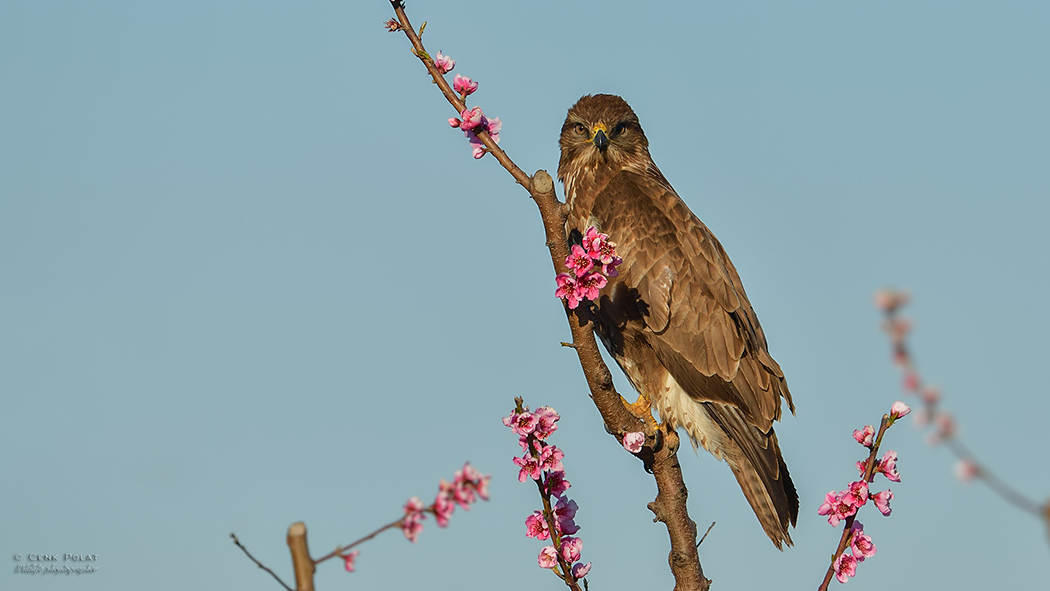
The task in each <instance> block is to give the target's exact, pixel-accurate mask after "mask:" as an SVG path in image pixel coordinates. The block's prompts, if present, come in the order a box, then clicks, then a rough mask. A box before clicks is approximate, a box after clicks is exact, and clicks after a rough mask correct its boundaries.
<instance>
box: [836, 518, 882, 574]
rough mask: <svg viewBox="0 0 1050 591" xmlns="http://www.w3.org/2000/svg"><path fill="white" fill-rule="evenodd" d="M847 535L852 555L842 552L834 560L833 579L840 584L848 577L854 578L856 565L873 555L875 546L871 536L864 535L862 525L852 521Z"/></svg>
mask: <svg viewBox="0 0 1050 591" xmlns="http://www.w3.org/2000/svg"><path fill="white" fill-rule="evenodd" d="M849 535H850V537H849V547H850V551H851V552H853V553H852V554H846V553H845V552H843V553H842V554H840V555H839V557H838V558H836V559H835V578H836V579H838V580H839V582H840V583H845V582H847V581H849V578H850V577H853V576H856V575H857V564H858V563H861V562H864V559H866V558H871V557H872V556H874V555H875V544H873V543H872V542H871V536H868V535H865V534H864V524H863V523H861V522H859V521H854V522H853V526H852V527H850V534H849Z"/></svg>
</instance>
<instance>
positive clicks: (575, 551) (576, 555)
mask: <svg viewBox="0 0 1050 591" xmlns="http://www.w3.org/2000/svg"><path fill="white" fill-rule="evenodd" d="M582 550H583V540H581V539H580V538H574V537H572V536H565V537H563V538H562V539H561V557H562V558H564V559H565V562H569V563H573V562H576V561H577V560H579V559H580V552H581V551H582Z"/></svg>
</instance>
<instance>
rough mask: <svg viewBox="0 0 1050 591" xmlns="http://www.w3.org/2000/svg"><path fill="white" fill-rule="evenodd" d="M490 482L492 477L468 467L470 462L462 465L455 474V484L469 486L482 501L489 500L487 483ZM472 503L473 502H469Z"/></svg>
mask: <svg viewBox="0 0 1050 591" xmlns="http://www.w3.org/2000/svg"><path fill="white" fill-rule="evenodd" d="M490 480H492V476H491V475H488V474H482V473H481V472H478V471H477V469H475V468H474V466H471V465H470V462H466V463H464V464H463V469H462V470H460V471H459V472H456V482H457V483H459V485H460V486H463V487H466V486H469V487H470V488H472V489H473V490H474V492H476V493H477V495H478V496H479V497H481V499H482V500H484V501H487V500H489V481H490ZM471 502H473V500H471Z"/></svg>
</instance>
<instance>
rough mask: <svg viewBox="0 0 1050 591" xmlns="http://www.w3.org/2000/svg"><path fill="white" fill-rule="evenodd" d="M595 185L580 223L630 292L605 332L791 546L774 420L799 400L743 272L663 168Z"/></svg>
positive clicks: (579, 207)
mask: <svg viewBox="0 0 1050 591" xmlns="http://www.w3.org/2000/svg"><path fill="white" fill-rule="evenodd" d="M589 188H590V189H592V191H589V192H590V193H591V195H588V196H581V195H576V196H575V197H574V199H575V200H576V203H573V205H574V207H573V208H572V209H571V210H570V217H569V224H568V225H569V227H570V228H575V229H576V230H577V231H580V232H582V231H584V229H585V228H586V227H587V226H588V225H593V224H598V225H599V227H600V229H601V231H602V232H605V233H607V234H609V236H610V239H612V240H613V241H615V242H616V243H617V251H618V253H619V255H620V256H621V257H622V258H623V261H624V262H623V264H622V265H621V266H620V267H619V272H620V274H621V275H620V277H619V278H618V280H617V281H618V282H619V283H622V285H619V286H612V287H613V289H611V290H609V293H610V294H611V296H607V297H603V298H602V300H601V301H600V305H599V308H598V315H599V319H598V332H599V336H601V337H602V340H603V341H604V342H605V344H606V346H607V347H609V349H610V351H611V352H612V353H613V355H614V356H615V357H616V358H617V361H618V362H619V363H620V365H621V367H623V369H624V371H625V373H626V374H627V375H628V377H629V378H632V382H633V383H635V385H636V387H639V390H641V391H642V392H643V394H649V395H650V400H653V402H654V405H656V407H657V411H658V412H660V414H661V418H662V419H663V420H668V419H670V420H672V421H673V422H675V423H677V426H681V427H684V428H685V429H686V430H687V431H688V432H689V435H690V437H691V439H692V440H693V444H694V446H695V445H697V444H698V443H699V444H701V445H703V446H704V447H705V448H707V449H708V450H709V451H711V452H712V453H713V454H714V455H715V456H716V457H720V458H722V459H725V460H726V462H727V463H728V464H729V466H730V467H731V468H732V470H733V473H734V475H735V476H736V478H737V481H738V482H739V484H740V487H741V489H742V490H743V492H744V495H745V497H747V500H748V502H749V503H750V504H751V507H752V508H753V509H754V511H755V514H756V515H757V516H758V518H759V521H760V522H761V523H762V527H763V528H764V529H765V531H766V533H767V534H768V535H769V537H770V539H772V540H773V543H774V544H776V546H777V547H778V548H779V547H781V543H782V542H785V543H787V544H788V545H791V537H790V535H788V530H787V528H788V523H790V524H792V525H794V524H795V521H796V518H797V516H798V496H797V493H796V492H795V488H794V486H793V485H792V483H791V479H790V476H789V475H788V471H787V466H786V465H785V464H784V460H783V459H782V457H781V454H780V448H779V446H778V445H777V438H776V434H775V433H774V432H773V427H772V422H773V421H774V420H777V419H779V418H780V399H781V397H783V398H784V399H785V400H786V401H787V402H788V405H789V407H790V408H791V410H792V412H794V404H793V403H792V400H791V394H790V393H789V392H788V389H787V385H786V383H785V381H784V374H783V372H782V371H781V369H780V367H779V366H778V365H777V363H776V362H775V361H774V360H773V358H772V357H770V355H769V353H768V352H767V350H766V339H765V335H764V334H763V333H762V328H761V326H760V325H759V323H758V318H757V316H756V315H755V312H754V310H752V308H751V303H750V302H749V301H748V299H747V296H746V295H745V293H744V288H743V285H742V284H741V281H740V277H739V275H738V274H737V271H736V268H734V266H733V264H732V262H730V260H729V257H728V256H727V255H726V253H725V250H723V248H722V245H721V244H719V242H718V240H717V239H716V238H715V236H714V235H713V234H712V233H711V231H710V230H709V229H708V228H707V226H705V225H704V224H703V223H702V222H701V221H700V220H699V219H698V218H697V217H696V216H695V215H693V213H692V212H691V211H690V210H689V208H688V207H686V205H685V203H684V202H683V201H682V200H681V198H679V197H678V195H677V194H676V193H675V191H674V189H672V188H671V186H670V184H668V182H667V181H666V180H665V179H664V177H663V175H662V174H661V173H660V171H659V170H658V169H657V168H656V165H655V164H653V163H652V161H651V160H649V162H648V164H647V165H646V166H645V167H644V168H640V167H633V168H632V167H628V168H625V169H624V170H622V171H620V172H619V173H617V174H615V176H613V177H612V178H611V179H609V182H608V183H607V184H606V185H605V186H604V187H596V186H595V187H589ZM625 288H626V289H625ZM645 362H648V363H650V364H652V363H654V362H656V363H658V364H659V365H662V367H663V369H664V370H666V374H669V375H670V376H671V377H672V378H673V380H674V382H675V383H677V385H678V386H680V389H681V390H683V391H684V392H685V394H686V395H687V396H688V400H687V401H685V404H684V406H687V407H691V408H675V406H683V400H682V399H681V397H679V398H678V399H676V398H675V397H674V396H671V395H668V394H667V393H666V392H663V391H662V390H661V386H662V384H659V383H654V382H653V375H658V374H660V373H661V372H660V371H659V368H656V367H649V368H639V367H638V365H639V364H640V363H645ZM629 366H631V367H629ZM646 380H648V382H647V383H639V382H646ZM646 390H649V392H646ZM689 403H692V404H689ZM661 404H662V405H663V406H664V408H661V407H660V405H661ZM698 413H704V414H698ZM704 415H706V418H705V416H704ZM719 430H720V432H719Z"/></svg>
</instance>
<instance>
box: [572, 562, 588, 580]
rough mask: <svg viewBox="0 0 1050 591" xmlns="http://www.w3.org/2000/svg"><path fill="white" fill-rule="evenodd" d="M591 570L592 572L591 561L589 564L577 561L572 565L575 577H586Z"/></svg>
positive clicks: (573, 576)
mask: <svg viewBox="0 0 1050 591" xmlns="http://www.w3.org/2000/svg"><path fill="white" fill-rule="evenodd" d="M589 572H591V563H589V562H588V563H587V564H583V563H582V562H577V563H576V564H574V565H572V578H574V579H582V578H583V577H586V576H587V573H589Z"/></svg>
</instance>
